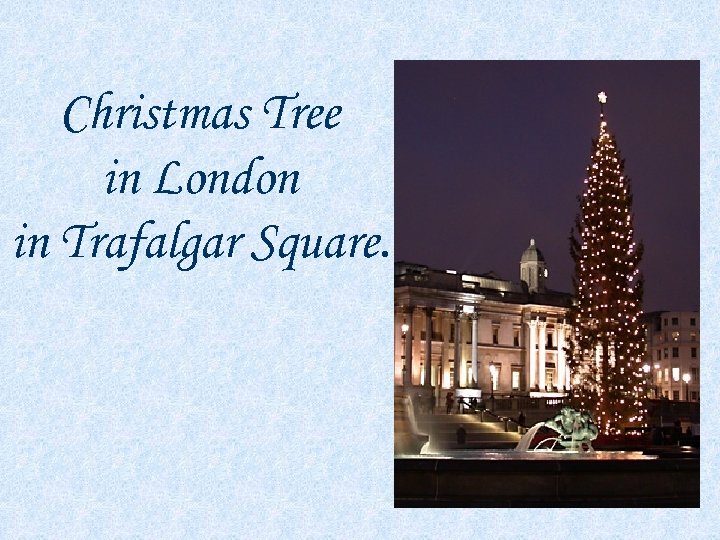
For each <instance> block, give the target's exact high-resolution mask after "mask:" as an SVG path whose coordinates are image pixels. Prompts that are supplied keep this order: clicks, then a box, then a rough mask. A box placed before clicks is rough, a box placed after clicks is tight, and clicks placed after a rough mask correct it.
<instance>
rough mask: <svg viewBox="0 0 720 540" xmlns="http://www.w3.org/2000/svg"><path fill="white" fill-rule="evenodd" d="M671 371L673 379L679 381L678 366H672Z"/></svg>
mask: <svg viewBox="0 0 720 540" xmlns="http://www.w3.org/2000/svg"><path fill="white" fill-rule="evenodd" d="M672 371H673V381H679V380H680V368H679V367H674V368H672Z"/></svg>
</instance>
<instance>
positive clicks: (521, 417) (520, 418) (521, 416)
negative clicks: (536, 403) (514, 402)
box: [518, 411, 525, 427]
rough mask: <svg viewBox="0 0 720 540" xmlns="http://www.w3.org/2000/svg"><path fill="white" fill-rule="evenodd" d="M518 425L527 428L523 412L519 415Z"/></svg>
mask: <svg viewBox="0 0 720 540" xmlns="http://www.w3.org/2000/svg"><path fill="white" fill-rule="evenodd" d="M518 425H519V426H520V427H525V415H524V414H523V412H522V411H520V414H519V415H518Z"/></svg>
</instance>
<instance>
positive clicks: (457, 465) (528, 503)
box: [395, 451, 700, 507]
mask: <svg viewBox="0 0 720 540" xmlns="http://www.w3.org/2000/svg"><path fill="white" fill-rule="evenodd" d="M453 454H454V453H447V454H444V455H442V456H439V455H438V456H417V457H412V458H410V457H397V458H396V459H395V506H396V507H406V506H419V507H430V506H440V507H627V506H629V505H632V506H640V507H699V505H700V459H699V456H698V454H697V453H689V454H686V455H682V454H680V455H676V456H674V457H675V458H674V459H665V458H664V457H661V458H658V457H657V456H652V455H643V454H642V453H639V452H590V453H580V454H578V453H570V452H516V451H498V452H484V451H478V452H461V453H460V454H461V455H462V457H460V456H456V455H453Z"/></svg>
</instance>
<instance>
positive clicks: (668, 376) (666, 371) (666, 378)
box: [665, 368, 670, 382]
mask: <svg viewBox="0 0 720 540" xmlns="http://www.w3.org/2000/svg"><path fill="white" fill-rule="evenodd" d="M669 380H670V370H669V369H668V368H665V382H667V381H669Z"/></svg>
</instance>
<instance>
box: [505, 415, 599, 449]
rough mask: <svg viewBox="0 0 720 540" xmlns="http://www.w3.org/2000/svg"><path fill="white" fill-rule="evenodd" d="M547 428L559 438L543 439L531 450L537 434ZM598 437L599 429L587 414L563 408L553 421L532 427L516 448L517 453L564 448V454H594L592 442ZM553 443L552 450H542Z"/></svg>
mask: <svg viewBox="0 0 720 540" xmlns="http://www.w3.org/2000/svg"><path fill="white" fill-rule="evenodd" d="M543 427H547V428H550V429H551V430H553V431H555V432H556V433H557V436H553V437H548V438H546V439H543V440H542V441H540V442H539V443H537V444H536V445H535V447H534V448H532V449H530V446H531V445H532V443H533V441H534V439H535V436H536V435H537V432H538V431H539V430H540V429H541V428H543ZM597 436H598V429H597V426H596V425H595V423H594V422H593V421H592V418H591V417H590V415H589V414H588V413H587V412H581V411H576V410H575V409H573V408H572V407H563V408H562V410H561V411H560V414H558V415H557V416H555V418H553V419H551V420H547V421H545V422H538V423H537V424H535V425H534V426H533V427H531V428H530V429H529V430H528V431H527V432H526V433H525V434H524V435H523V437H522V438H521V439H520V441H519V442H518V444H517V446H516V447H515V451H516V452H539V451H554V450H555V446H556V445H559V446H561V447H562V450H561V451H564V452H575V453H580V452H592V451H593V448H592V445H591V441H593V440H595V439H596V438H597ZM548 442H551V443H552V445H551V446H550V448H542V445H543V444H545V443H548Z"/></svg>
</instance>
